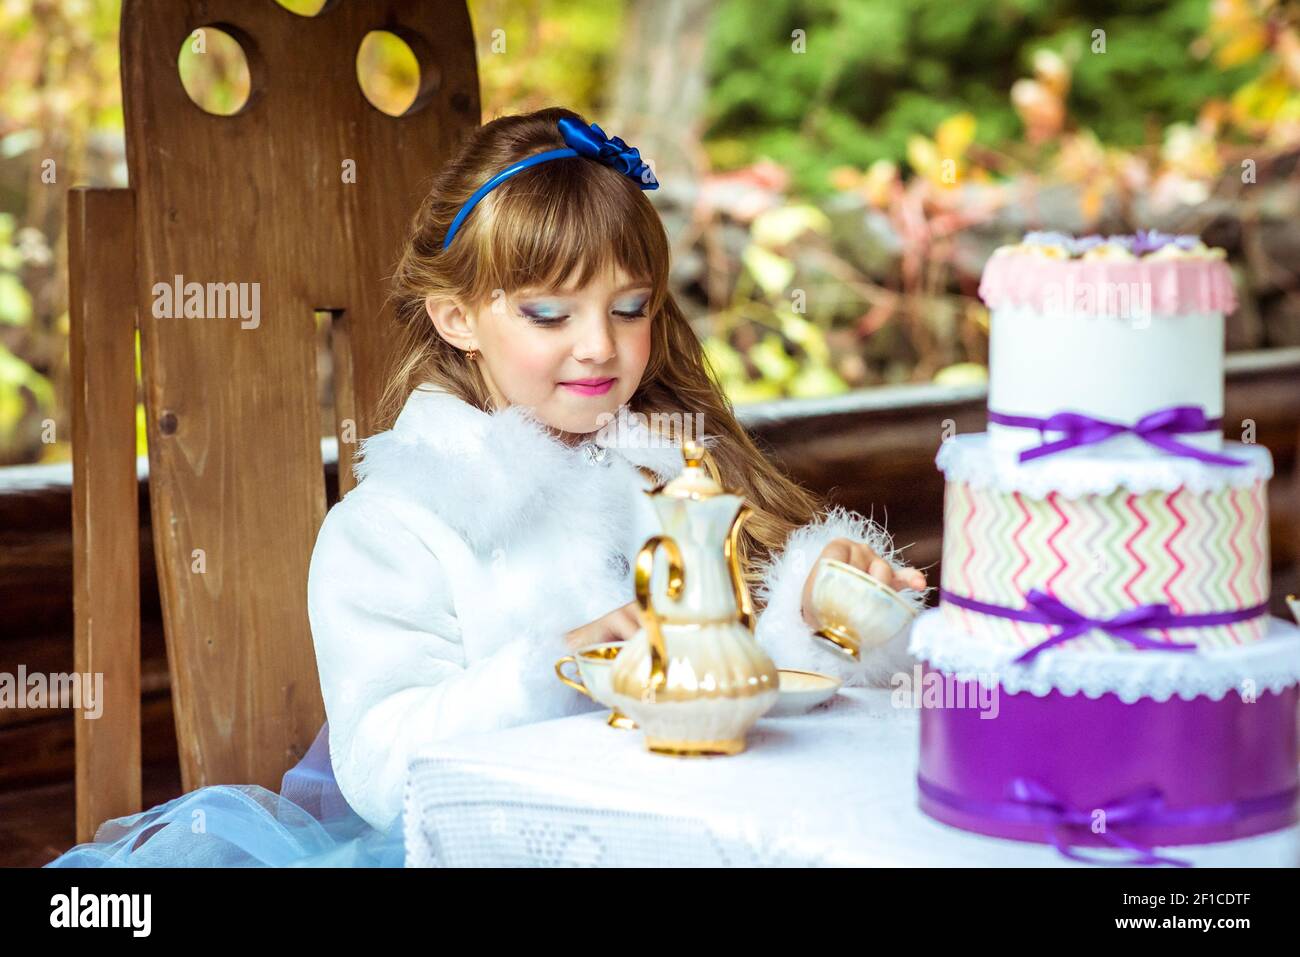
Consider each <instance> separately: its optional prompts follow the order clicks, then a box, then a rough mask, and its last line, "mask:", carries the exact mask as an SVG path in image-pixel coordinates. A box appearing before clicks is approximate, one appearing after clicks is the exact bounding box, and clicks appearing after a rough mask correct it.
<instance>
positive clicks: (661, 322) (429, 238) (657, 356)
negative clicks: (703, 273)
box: [377, 108, 820, 610]
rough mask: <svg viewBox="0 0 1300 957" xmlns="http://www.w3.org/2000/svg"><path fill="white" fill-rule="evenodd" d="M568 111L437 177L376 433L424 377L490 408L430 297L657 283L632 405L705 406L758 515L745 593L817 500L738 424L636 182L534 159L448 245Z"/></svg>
mask: <svg viewBox="0 0 1300 957" xmlns="http://www.w3.org/2000/svg"><path fill="white" fill-rule="evenodd" d="M562 116H569V117H573V118H574V119H577V120H580V121H581V122H583V123H584V125H585V124H586V121H585V120H582V118H581V117H580V116H579V115H578V114H576V113H574V112H572V111H571V110H566V109H561V108H549V109H544V110H538V111H536V112H534V113H527V114H522V115H516V116H503V117H500V118H498V119H495V120H493V121H491V122H490V123H487V124H485V125H483V126H481V127H479V128H478V129H476V130H475V131H474V132H473V133H471V134H469V136H468V137H467V138H466V139H465V141H464V142H463V143H462V144H461V146H460V148H459V150H458V151H457V152H456V154H455V156H453V157H452V159H451V160H450V161H448V162H447V164H446V165H445V166H444V167H443V168H442V169H441V170H440V171H439V172H438V173H437V175H436V176H435V177H434V180H433V185H432V188H431V190H430V192H429V194H428V196H427V197H426V198H425V200H424V202H423V203H422V204H421V205H420V208H419V210H418V211H417V212H416V214H415V217H414V220H413V222H412V224H411V230H410V234H409V236H408V239H407V241H406V244H405V247H404V249H403V252H402V256H401V260H400V262H399V264H398V266H397V271H396V274H395V276H394V281H393V287H392V296H393V299H394V300H395V311H396V316H397V320H398V323H399V333H398V337H397V339H396V340H395V342H394V344H393V355H392V370H391V373H390V374H389V375H388V376H387V378H386V386H385V389H384V392H383V394H382V396H381V399H380V403H379V409H378V423H377V424H378V427H379V428H381V429H383V428H389V427H391V424H392V422H393V421H394V420H395V419H396V417H397V415H398V413H399V412H400V411H401V409H402V406H403V405H404V403H405V401H406V399H407V397H408V396H409V395H410V394H411V392H412V390H414V389H415V388H416V387H417V386H418V385H419V384H420V383H422V382H427V381H432V382H436V383H438V384H439V385H441V386H442V387H443V388H445V389H447V390H448V391H450V392H451V393H452V394H453V395H456V396H458V397H459V398H461V399H462V400H464V401H465V402H468V403H470V404H471V405H474V406H476V407H477V408H479V409H482V410H483V411H491V410H492V400H491V397H490V395H489V392H488V389H487V387H486V384H485V382H484V380H483V377H482V375H481V374H480V373H479V370H478V364H477V363H475V362H471V361H468V360H467V359H466V358H465V354H464V353H463V352H461V350H459V349H457V348H456V347H455V346H453V345H452V344H451V343H449V342H447V341H446V340H445V339H443V338H442V336H441V335H439V334H438V332H437V330H436V329H435V327H434V325H433V322H432V321H431V320H430V319H429V317H428V314H427V312H426V310H425V299H426V298H428V297H435V298H448V299H453V300H456V301H458V302H460V303H462V304H468V305H471V306H482V305H484V304H487V303H489V302H490V301H491V300H492V299H493V297H494V296H500V295H501V294H502V291H512V290H517V289H521V288H524V287H529V286H534V287H540V288H556V287H559V286H561V285H562V284H563V283H564V282H565V280H567V279H570V278H573V280H574V281H575V282H576V283H577V284H578V285H579V286H581V285H585V284H586V283H587V282H589V281H590V280H591V278H592V277H593V276H596V275H604V274H606V273H607V271H609V270H610V268H611V267H612V266H613V265H614V264H617V265H618V266H619V267H621V268H622V269H623V271H624V272H625V273H627V274H628V275H629V276H633V277H636V278H638V279H640V278H644V279H645V280H646V281H647V282H649V284H650V285H651V287H652V289H653V292H652V294H651V297H650V301H649V303H648V304H647V311H648V313H649V315H650V316H651V319H650V322H651V347H650V358H649V361H648V363H647V366H646V370H645V373H644V375H643V376H642V378H641V384H640V385H639V386H638V388H637V390H636V392H635V393H634V394H633V396H632V398H631V400H630V401H629V403H628V404H629V406H630V409H631V411H634V412H640V413H642V414H644V415H645V416H647V418H650V417H651V416H652V415H653V414H654V413H663V415H662V416H657V417H655V418H654V419H653V421H661V422H663V421H698V420H691V419H686V418H685V416H686V415H687V414H695V413H703V422H704V427H705V431H706V432H707V433H708V434H709V436H710V440H711V442H710V446H709V449H710V453H711V455H712V457H713V461H714V463H715V465H716V467H717V468H716V471H717V472H718V473H719V475H720V480H721V483H722V485H723V486H724V487H726V488H727V489H728V490H731V491H735V492H737V493H739V494H741V495H743V496H744V497H745V499H746V501H747V502H748V503H749V505H750V506H751V507H752V508H753V509H754V513H753V514H752V515H751V516H749V518H748V519H747V520H746V521H745V523H744V525H743V526H742V527H741V536H740V549H739V553H740V554H739V557H740V559H741V564H742V568H744V570H745V576H746V579H747V581H748V582H749V584H750V586H751V587H750V590H751V593H752V592H753V591H754V587H755V586H756V585H757V584H758V580H759V577H760V575H761V571H760V569H759V565H760V563H762V562H765V561H770V560H771V559H772V557H773V553H774V551H776V550H780V548H781V547H782V546H783V545H784V544H785V540H786V538H787V536H788V535H789V534H790V532H791V531H793V530H794V529H795V528H797V527H798V526H800V525H804V524H806V523H807V522H809V521H811V520H812V519H813V518H814V517H815V516H816V515H817V513H818V511H819V508H820V503H819V502H818V500H817V499H816V498H815V497H814V496H813V495H812V494H811V493H810V492H808V491H807V490H806V489H804V488H802V487H801V486H799V485H798V484H796V483H795V482H793V481H792V480H790V479H789V478H788V477H786V476H785V475H784V474H782V473H781V471H780V470H779V469H777V468H776V466H775V465H774V464H773V463H772V462H770V461H769V460H768V459H767V458H766V457H765V456H764V455H763V454H762V453H761V452H760V451H759V449H758V448H757V446H755V444H754V442H753V440H752V439H751V438H750V436H749V434H748V433H747V432H746V431H745V429H744V428H743V427H742V426H741V425H740V423H739V422H738V421H737V420H736V416H735V413H734V411H733V410H732V406H731V403H730V401H729V400H728V399H727V397H726V396H725V395H724V394H723V393H722V390H721V389H720V388H719V387H718V385H717V383H716V381H715V378H714V375H713V373H712V370H711V367H710V365H709V363H708V361H707V359H706V357H705V355H704V350H703V349H702V348H701V346H700V341H699V339H698V337H697V336H696V335H695V332H694V330H692V329H691V327H690V324H689V322H688V321H687V319H686V317H685V315H684V314H683V313H682V311H681V309H680V307H679V306H678V305H677V303H676V301H675V300H674V299H673V296H672V294H671V293H670V292H669V291H668V266H669V248H668V237H667V234H666V233H665V230H664V226H663V222H662V221H661V220H660V218H659V214H658V213H657V212H656V211H655V208H654V207H653V206H652V205H651V204H650V201H649V200H648V199H647V198H646V197H645V196H644V195H642V191H641V189H640V187H639V186H638V185H637V184H636V183H635V182H633V181H631V180H630V179H628V178H627V177H626V176H624V175H623V174H622V173H620V172H618V171H617V170H614V169H611V168H610V167H608V166H605V165H603V164H601V163H597V162H593V161H590V160H583V161H581V162H573V161H566V160H556V161H550V162H545V163H539V164H538V165H536V166H533V167H531V168H529V169H526V170H524V171H523V172H521V173H518V174H516V175H514V176H512V177H511V178H509V179H508V180H506V181H505V182H504V183H502V184H501V185H500V186H498V187H496V188H495V189H493V190H492V191H491V192H489V193H488V194H487V196H486V197H484V198H483V199H482V200H481V201H480V202H479V203H478V205H477V206H475V207H474V210H473V212H471V213H470V214H469V216H468V217H467V218H466V219H465V221H464V223H462V225H461V227H460V229H459V230H458V231H457V233H456V238H455V240H454V241H453V242H452V244H451V246H450V247H449V248H448V249H446V250H444V249H443V248H442V243H443V238H444V237H445V236H446V234H447V230H448V228H449V227H450V226H451V222H452V220H453V219H454V218H455V216H456V213H457V212H458V211H459V210H460V208H461V206H462V205H463V204H464V203H465V201H466V200H467V199H468V198H469V197H470V196H471V195H472V194H473V193H474V191H475V190H476V189H478V187H479V186H481V185H482V184H483V183H484V182H486V181H487V180H488V179H489V178H490V177H491V176H493V175H495V174H496V173H497V172H499V171H500V170H502V169H505V168H506V167H507V166H510V165H512V164H513V163H516V162H518V161H519V160H521V159H523V158H524V157H527V156H529V155H531V154H534V153H540V152H543V151H545V150H551V149H559V148H561V147H564V146H565V145H566V144H565V142H564V140H563V138H562V137H561V135H560V132H559V129H558V128H557V126H556V123H557V122H558V120H559V119H560V117H562ZM673 413H677V414H678V415H677V416H674V415H673ZM759 610H761V607H760V608H759Z"/></svg>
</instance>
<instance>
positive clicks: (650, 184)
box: [558, 116, 659, 189]
mask: <svg viewBox="0 0 1300 957" xmlns="http://www.w3.org/2000/svg"><path fill="white" fill-rule="evenodd" d="M558 125H559V127H560V135H561V136H563V137H564V142H566V143H568V144H569V146H570V147H571V148H572V149H573V150H575V151H576V152H577V153H578V154H579V155H580V156H585V157H587V158H588V159H594V160H596V161H597V162H600V163H604V164H605V165H606V166H612V167H613V168H614V169H616V170H618V171H619V172H620V173H622V174H623V175H624V176H626V177H628V179H634V180H636V181H637V182H639V183H640V184H641V188H642V189H658V188H659V181H658V180H657V179H655V174H654V173H653V172H652V171H651V170H650V167H649V166H648V165H647V164H646V162H645V161H644V160H642V159H641V153H640V152H639V151H638V150H637V148H636V147H635V146H628V145H627V143H625V142H623V138H622V137H620V136H614V137H610V136H606V135H605V131H604V130H602V129H601V128H600V127H599V126H597V125H596V124H595V123H592V124H591V126H589V127H588V126H583V125H582V123H580V122H578V121H577V120H575V119H573V118H572V117H568V116H562V117H560V119H559V121H558Z"/></svg>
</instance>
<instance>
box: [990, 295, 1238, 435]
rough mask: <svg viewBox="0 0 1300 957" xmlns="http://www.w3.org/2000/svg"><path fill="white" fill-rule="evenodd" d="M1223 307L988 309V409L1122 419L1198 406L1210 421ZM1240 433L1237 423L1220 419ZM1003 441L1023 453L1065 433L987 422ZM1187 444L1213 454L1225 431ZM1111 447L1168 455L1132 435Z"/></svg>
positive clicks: (1217, 410)
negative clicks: (1113, 311)
mask: <svg viewBox="0 0 1300 957" xmlns="http://www.w3.org/2000/svg"><path fill="white" fill-rule="evenodd" d="M1223 323H1224V320H1223V314H1222V313H1219V312H1207V313H1190V314H1183V315H1168V316H1158V315H1157V316H1151V315H1142V314H1140V313H1139V315H1137V316H1121V315H1090V314H1084V313H1070V312H1057V313H1050V312H1049V313H1044V312H1040V311H1039V310H1038V309H1037V308H1035V307H1033V306H1026V305H1006V306H1001V307H999V308H995V309H993V310H992V316H991V319H990V330H989V335H990V341H989V393H988V407H989V409H990V411H993V412H999V413H1002V414H1004V415H1017V416H1029V417H1032V418H1036V419H1047V418H1050V417H1051V416H1052V415H1055V414H1056V413H1058V412H1078V413H1083V414H1085V415H1088V416H1091V417H1092V418H1097V419H1103V420H1106V421H1109V422H1115V423H1119V424H1123V425H1129V426H1131V425H1134V424H1136V423H1137V422H1138V421H1139V420H1140V419H1142V417H1143V416H1145V415H1147V414H1149V413H1151V412H1155V411H1157V410H1160V409H1166V408H1169V407H1171V406H1184V405H1190V406H1196V407H1199V408H1200V409H1202V410H1203V412H1204V414H1205V417H1206V418H1207V419H1213V418H1219V417H1221V416H1222V415H1223V339H1224V333H1223ZM1225 425H1227V427H1228V431H1229V432H1230V433H1231V432H1235V431H1237V428H1238V427H1237V425H1236V424H1235V423H1225ZM988 429H989V435H990V436H991V438H992V441H993V442H994V444H995V445H998V446H999V447H1003V448H1008V449H1014V450H1021V449H1026V448H1030V447H1033V446H1037V445H1040V444H1042V442H1043V441H1044V440H1048V441H1050V440H1053V439H1058V438H1060V437H1061V435H1062V433H1060V432H1051V431H1049V432H1047V433H1045V435H1044V436H1042V437H1040V434H1039V432H1037V431H1036V430H1033V429H1028V428H1023V427H1019V426H1011V425H1000V424H997V423H995V422H990V423H989V427H988ZM1178 438H1179V441H1182V442H1185V443H1186V444H1188V445H1194V446H1197V447H1199V448H1203V449H1207V450H1210V451H1214V450H1216V449H1218V448H1219V447H1220V443H1221V441H1222V429H1221V428H1218V429H1214V430H1212V431H1205V432H1198V433H1185V434H1183V435H1181V436H1179V437H1178ZM1105 445H1107V446H1113V447H1114V448H1116V449H1118V450H1122V451H1125V452H1130V453H1133V454H1138V455H1147V456H1152V457H1159V456H1162V455H1164V454H1165V453H1164V452H1162V451H1161V450H1159V449H1157V448H1155V447H1154V446H1151V445H1149V444H1147V443H1146V442H1144V441H1142V440H1141V439H1139V438H1138V437H1137V436H1135V435H1132V434H1120V435H1116V436H1114V437H1113V438H1110V439H1107V440H1106V442H1105Z"/></svg>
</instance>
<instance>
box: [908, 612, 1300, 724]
mask: <svg viewBox="0 0 1300 957" xmlns="http://www.w3.org/2000/svg"><path fill="white" fill-rule="evenodd" d="M908 650H909V651H910V652H911V653H912V654H913V655H914V656H916V658H918V659H919V660H921V661H925V662H929V664H930V665H931V667H934V668H937V669H938V670H940V671H943V672H946V673H949V674H957V675H968V676H976V675H980V676H984V678H985V680H986V682H987V683H992V682H993V681H996V682H997V683H998V684H999V685H1000V686H1001V688H1002V690H1004V691H1006V692H1008V693H1010V694H1016V693H1018V692H1022V691H1027V692H1029V693H1031V694H1034V695H1037V696H1039V697H1043V696H1045V695H1048V694H1050V693H1051V692H1053V691H1060V692H1061V693H1062V694H1067V695H1071V694H1084V695H1086V696H1087V697H1089V698H1099V697H1101V696H1102V695H1103V694H1107V693H1113V694H1115V695H1117V696H1118V697H1119V699H1120V700H1121V701H1124V702H1126V703H1132V702H1134V701H1137V700H1138V699H1140V698H1151V699H1154V700H1156V701H1168V700H1169V699H1170V698H1172V697H1174V696H1177V697H1179V698H1184V699H1189V700H1190V699H1191V698H1195V697H1198V696H1201V695H1204V696H1207V697H1209V698H1212V699H1214V700H1216V701H1217V700H1219V699H1220V698H1222V697H1223V696H1224V695H1225V694H1227V693H1228V692H1230V691H1236V692H1238V693H1240V694H1241V695H1242V696H1243V697H1245V696H1247V695H1256V696H1258V695H1260V694H1263V693H1264V692H1265V691H1271V692H1274V693H1276V692H1279V691H1281V690H1282V689H1284V688H1288V687H1290V686H1291V685H1294V684H1297V683H1300V628H1297V627H1296V626H1295V625H1292V624H1291V623H1290V622H1287V621H1284V620H1282V619H1281V618H1272V617H1270V618H1269V619H1268V627H1267V631H1266V633H1265V635H1264V637H1263V638H1262V639H1260V640H1259V641H1256V642H1252V643H1251V644H1249V645H1243V646H1241V647H1233V648H1202V649H1200V650H1198V651H1196V652H1194V653H1192V652H1163V651H1136V650H1135V651H1094V652H1084V653H1078V652H1075V653H1070V652H1064V651H1058V650H1056V649H1049V650H1047V651H1044V652H1042V653H1041V654H1039V655H1038V656H1037V657H1036V658H1034V659H1033V660H1032V661H1029V662H1026V663H1024V664H1017V663H1016V662H1015V661H1014V660H1013V659H1014V658H1015V655H1016V650H1015V649H1013V650H1008V649H1007V648H1006V647H1005V646H1003V645H1000V644H997V643H992V642H987V641H980V640H977V639H974V638H972V637H971V636H970V635H968V634H965V633H963V632H961V631H958V630H957V629H955V628H953V627H952V626H951V625H950V624H949V623H948V622H947V621H946V620H945V619H944V616H943V614H942V613H941V612H940V610H939V609H937V608H932V609H930V610H929V611H926V612H923V613H922V614H921V616H920V617H919V618H918V619H917V620H916V623H915V624H914V625H913V626H912V632H911V637H910V638H909V642H908Z"/></svg>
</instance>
